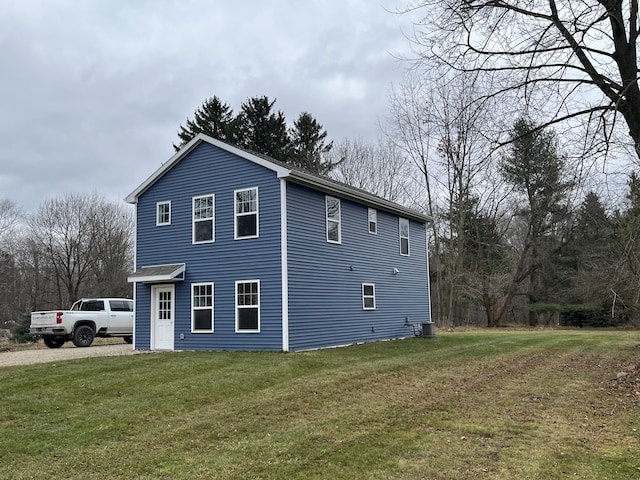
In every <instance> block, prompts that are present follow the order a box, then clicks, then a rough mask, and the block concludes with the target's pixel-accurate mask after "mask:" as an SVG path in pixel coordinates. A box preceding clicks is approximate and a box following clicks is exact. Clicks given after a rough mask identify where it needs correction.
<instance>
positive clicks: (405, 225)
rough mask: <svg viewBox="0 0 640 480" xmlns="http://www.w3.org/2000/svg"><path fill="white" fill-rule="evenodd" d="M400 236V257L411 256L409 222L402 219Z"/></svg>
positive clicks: (400, 221) (399, 224)
mask: <svg viewBox="0 0 640 480" xmlns="http://www.w3.org/2000/svg"><path fill="white" fill-rule="evenodd" d="M398 226H399V234H400V255H406V256H408V255H409V220H407V219H406V218H401V219H400V220H399V222H398Z"/></svg>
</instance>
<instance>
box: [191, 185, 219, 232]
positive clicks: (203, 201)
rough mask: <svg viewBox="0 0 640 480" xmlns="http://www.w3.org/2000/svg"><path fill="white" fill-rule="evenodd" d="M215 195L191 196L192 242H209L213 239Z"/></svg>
mask: <svg viewBox="0 0 640 480" xmlns="http://www.w3.org/2000/svg"><path fill="white" fill-rule="evenodd" d="M214 215H215V197H214V195H203V196H201V197H193V243H210V242H213V241H214V240H215V221H214Z"/></svg>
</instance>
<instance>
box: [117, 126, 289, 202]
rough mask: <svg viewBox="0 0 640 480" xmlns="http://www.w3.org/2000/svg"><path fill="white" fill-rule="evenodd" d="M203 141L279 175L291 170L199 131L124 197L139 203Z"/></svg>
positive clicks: (284, 175)
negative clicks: (143, 195) (141, 197)
mask: <svg viewBox="0 0 640 480" xmlns="http://www.w3.org/2000/svg"><path fill="white" fill-rule="evenodd" d="M202 142H206V143H209V144H211V145H213V146H215V147H218V148H221V149H222V150H225V151H227V152H229V153H232V154H234V155H237V156H239V157H242V158H244V159H245V160H249V161H250V162H253V163H255V164H258V165H260V166H263V167H265V168H268V169H269V170H273V171H274V172H276V174H277V175H278V177H286V176H287V175H289V173H290V170H289V169H287V168H284V167H282V166H280V165H277V164H275V163H272V162H270V161H268V160H266V159H264V158H261V157H258V156H256V155H253V154H251V153H249V152H247V151H246V150H242V149H240V148H237V147H234V146H233V145H229V144H228V143H224V142H222V141H221V140H217V139H215V138H213V137H210V136H208V135H205V134H204V133H199V134H198V135H196V136H195V137H193V138H192V139H191V140H190V141H189V142H188V143H187V144H185V145H184V147H182V148H181V149H180V150H179V151H177V152H176V153H175V154H174V155H173V156H172V157H171V158H169V160H167V161H166V162H164V163H163V164H162V165H161V166H160V168H158V169H157V170H156V171H155V172H153V173H152V174H151V175H150V176H149V177H148V178H147V179H146V180H145V181H144V182H142V183H141V184H140V185H139V186H138V187H137V188H136V189H135V190H134V191H133V192H131V193H130V194H129V195H127V196H126V197H125V199H124V200H125V202H127V203H131V204H136V203H138V197H139V196H140V195H142V194H143V193H144V192H146V191H147V190H148V189H149V188H150V187H151V186H152V185H153V184H154V183H156V181H158V180H159V179H160V178H161V177H162V176H163V175H164V174H165V173H167V172H168V171H169V170H171V169H172V168H173V167H174V166H175V165H176V164H178V163H179V162H180V160H182V159H183V158H184V157H185V156H186V155H187V154H189V152H191V151H192V150H193V149H194V148H196V147H197V146H198V145H199V144H200V143H202Z"/></svg>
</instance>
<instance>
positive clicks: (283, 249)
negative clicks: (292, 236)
mask: <svg viewBox="0 0 640 480" xmlns="http://www.w3.org/2000/svg"><path fill="white" fill-rule="evenodd" d="M280 265H281V291H282V351H283V352H288V351H289V264H288V257H287V181H286V180H285V179H284V178H280Z"/></svg>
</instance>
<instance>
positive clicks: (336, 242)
mask: <svg viewBox="0 0 640 480" xmlns="http://www.w3.org/2000/svg"><path fill="white" fill-rule="evenodd" d="M329 199H331V200H337V201H338V220H333V219H329ZM324 216H325V233H326V238H327V242H328V243H335V244H341V243H342V202H341V201H340V199H339V198H336V197H331V196H329V195H325V197H324ZM329 222H334V223H337V224H338V240H330V239H329Z"/></svg>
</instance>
